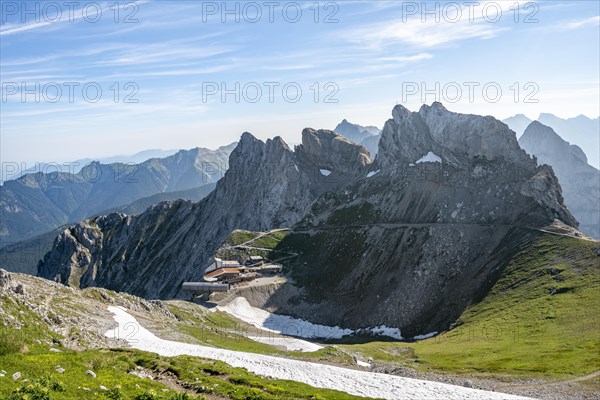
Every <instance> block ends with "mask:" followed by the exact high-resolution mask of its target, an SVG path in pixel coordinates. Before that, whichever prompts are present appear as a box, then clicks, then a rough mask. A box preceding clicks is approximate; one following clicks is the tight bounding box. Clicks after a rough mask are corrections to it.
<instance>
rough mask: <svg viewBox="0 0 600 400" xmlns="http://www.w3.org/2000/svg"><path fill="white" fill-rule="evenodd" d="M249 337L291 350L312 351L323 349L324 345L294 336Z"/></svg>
mask: <svg viewBox="0 0 600 400" xmlns="http://www.w3.org/2000/svg"><path fill="white" fill-rule="evenodd" d="M248 339H252V340H254V341H255V342H260V343H264V344H268V345H271V346H276V347H283V348H284V349H286V350H289V351H302V352H311V351H317V350H321V349H322V348H323V346H319V345H318V344H315V343H311V342H307V341H306V340H302V339H298V338H292V337H274V336H248Z"/></svg>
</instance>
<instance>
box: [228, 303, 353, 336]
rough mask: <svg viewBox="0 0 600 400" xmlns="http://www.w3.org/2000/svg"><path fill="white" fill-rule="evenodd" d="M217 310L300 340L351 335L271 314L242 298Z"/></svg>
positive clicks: (347, 331)
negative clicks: (300, 338)
mask: <svg viewBox="0 0 600 400" xmlns="http://www.w3.org/2000/svg"><path fill="white" fill-rule="evenodd" d="M217 309H218V310H219V311H224V312H226V313H228V314H230V315H233V316H234V317H236V318H239V319H241V320H242V321H244V322H246V323H248V324H250V325H252V326H254V327H256V328H259V329H263V330H265V331H268V332H275V333H279V334H282V335H288V336H295V337H302V338H331V339H340V338H342V337H343V336H346V335H350V334H352V333H353V331H352V330H351V329H342V328H340V327H338V326H325V325H318V324H313V323H312V322H308V321H305V320H303V319H297V318H292V317H288V316H287V315H277V314H271V313H270V312H268V311H265V310H262V309H260V308H256V307H252V306H251V305H250V303H248V300H246V299H245V298H244V297H236V298H235V299H234V300H233V301H232V302H230V303H228V304H227V305H225V306H218V307H217Z"/></svg>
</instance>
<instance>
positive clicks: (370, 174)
mask: <svg viewBox="0 0 600 400" xmlns="http://www.w3.org/2000/svg"><path fill="white" fill-rule="evenodd" d="M379 171H381V170H380V169H378V170H377V171H371V172H369V173H368V174H367V178H370V177H372V176H374V175H377V174H378V173H379Z"/></svg>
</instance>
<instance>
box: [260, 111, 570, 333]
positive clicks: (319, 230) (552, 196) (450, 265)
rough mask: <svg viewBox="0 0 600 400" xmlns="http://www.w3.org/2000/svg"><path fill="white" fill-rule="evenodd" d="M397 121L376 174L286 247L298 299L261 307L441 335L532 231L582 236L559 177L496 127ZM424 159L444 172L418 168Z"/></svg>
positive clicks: (399, 115)
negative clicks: (558, 224)
mask: <svg viewBox="0 0 600 400" xmlns="http://www.w3.org/2000/svg"><path fill="white" fill-rule="evenodd" d="M393 117H394V118H393V119H391V120H389V121H388V122H387V123H386V125H385V127H384V130H383V134H382V138H381V142H380V148H379V154H378V156H377V159H376V161H375V164H376V165H375V166H374V167H373V168H372V169H374V170H375V169H376V170H379V172H378V173H376V174H374V175H371V176H370V177H365V178H363V179H362V180H359V181H357V182H356V183H354V184H352V185H350V186H348V187H346V188H344V189H342V190H340V191H338V192H335V193H327V194H324V195H322V196H321V197H320V198H319V199H318V200H317V201H316V202H315V203H314V204H313V207H312V208H311V211H310V212H309V213H307V215H306V216H305V218H304V219H303V220H302V221H301V222H300V223H299V224H297V225H296V227H295V229H294V231H295V232H294V233H293V234H291V235H289V236H288V237H286V239H285V240H284V241H283V242H282V244H281V247H282V250H287V251H294V252H296V253H299V254H300V256H299V257H298V258H297V259H296V260H295V261H293V262H292V263H291V265H290V267H291V269H292V278H293V281H294V282H295V284H296V285H297V286H298V287H299V288H300V293H297V292H296V293H295V292H293V291H289V290H287V289H286V290H284V289H282V290H281V291H278V292H277V293H275V294H273V296H272V301H271V302H270V303H269V302H267V303H266V304H265V306H266V307H269V308H271V309H277V310H278V312H280V313H286V314H291V315H294V316H297V317H301V318H306V319H309V320H311V321H313V322H317V323H322V324H326V325H338V326H341V327H344V328H351V329H358V328H366V327H374V326H381V325H385V326H388V327H395V328H400V330H401V331H402V334H403V336H404V337H412V336H415V335H419V334H426V333H429V332H432V331H441V330H444V329H447V328H448V327H449V326H450V325H451V324H452V323H453V322H454V321H455V320H456V318H458V316H459V315H460V314H461V312H462V311H463V310H464V309H465V308H466V307H467V306H468V305H469V304H471V303H472V302H473V301H478V300H479V299H480V298H482V297H483V296H484V295H485V293H486V292H487V290H489V288H490V287H491V285H492V284H493V283H494V282H495V281H496V279H497V277H498V276H499V274H501V272H502V269H503V268H504V266H505V263H506V260H508V259H510V256H511V254H513V252H515V251H516V250H517V249H518V248H520V246H522V245H523V244H524V243H526V242H527V240H528V238H529V237H531V235H533V234H534V233H532V232H534V231H532V230H531V228H534V229H535V228H536V227H543V226H546V225H548V224H550V223H552V222H553V221H554V220H556V219H559V220H561V221H563V222H564V223H566V224H568V225H571V226H576V225H577V221H576V220H575V219H574V218H573V216H572V215H571V214H570V213H569V211H568V210H567V209H566V208H565V206H564V205H563V199H562V196H561V192H560V186H559V184H558V182H557V179H556V177H555V176H554V174H553V172H552V169H551V168H550V167H548V166H541V167H538V166H537V165H536V163H535V161H534V160H533V159H531V158H530V157H529V156H528V155H527V154H526V153H525V152H524V151H523V150H521V149H520V148H519V145H518V143H517V141H516V138H515V136H514V133H513V132H512V131H510V130H509V129H508V127H507V126H506V125H504V124H503V123H501V122H500V121H497V120H494V119H493V118H491V117H479V116H472V115H462V114H455V113H451V112H449V111H447V110H446V109H444V108H443V107H442V106H441V105H440V104H435V103H434V104H433V105H432V106H430V107H429V106H424V107H422V108H421V110H420V111H419V112H418V113H411V112H409V111H408V110H407V109H405V108H404V107H402V106H397V107H396V108H395V109H394V111H393ZM429 151H432V152H434V153H435V154H436V155H439V157H440V158H441V159H442V162H423V163H420V164H415V161H417V160H419V159H420V158H421V157H423V156H424V155H425V154H427V153H428V152H429ZM294 293H295V294H294Z"/></svg>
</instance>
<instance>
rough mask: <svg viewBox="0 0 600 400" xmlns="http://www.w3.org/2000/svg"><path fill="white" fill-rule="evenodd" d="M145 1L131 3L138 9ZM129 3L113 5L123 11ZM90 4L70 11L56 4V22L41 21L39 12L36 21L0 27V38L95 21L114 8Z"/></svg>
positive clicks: (108, 5) (47, 18)
mask: <svg viewBox="0 0 600 400" xmlns="http://www.w3.org/2000/svg"><path fill="white" fill-rule="evenodd" d="M147 1H148V0H138V1H133V3H136V7H139V5H140V4H143V3H146V2H147ZM131 3H132V2H131V1H130V2H127V4H119V3H115V4H116V5H117V7H118V8H119V9H121V10H124V9H126V8H128V7H131ZM57 4H58V3H57ZM90 4H94V5H95V6H94V7H82V8H80V9H78V10H74V9H70V8H67V7H66V6H65V8H64V9H63V8H62V7H61V6H60V4H58V7H59V11H60V15H59V17H58V18H57V19H56V20H51V19H54V15H52V17H50V16H44V20H42V19H41V18H40V17H41V16H42V12H41V11H40V15H37V16H36V19H37V20H36V21H32V22H25V23H22V24H4V25H2V26H0V36H8V35H15V34H17V33H22V32H29V31H32V30H37V29H41V28H44V27H50V26H52V27H58V26H61V25H62V26H65V24H64V23H65V22H69V23H74V22H76V21H78V20H81V19H86V20H93V21H95V20H97V19H98V18H99V17H100V16H102V15H103V14H105V13H106V12H107V11H108V10H109V9H110V8H114V7H115V4H113V5H110V4H104V5H103V6H99V5H98V4H97V3H90ZM21 7H25V3H23V4H22V5H21ZM63 14H64V15H63Z"/></svg>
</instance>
